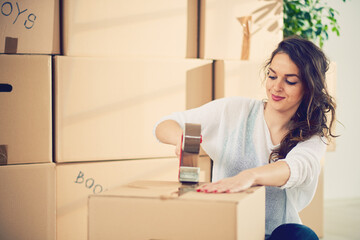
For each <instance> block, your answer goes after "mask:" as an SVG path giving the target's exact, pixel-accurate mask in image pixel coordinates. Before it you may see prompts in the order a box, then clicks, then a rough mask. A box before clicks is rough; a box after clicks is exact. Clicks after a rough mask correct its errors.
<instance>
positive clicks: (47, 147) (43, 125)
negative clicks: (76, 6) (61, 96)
mask: <svg viewBox="0 0 360 240" xmlns="http://www.w3.org/2000/svg"><path fill="white" fill-rule="evenodd" d="M51 74H52V69H51V57H50V56H44V55H31V56H30V55H0V79H1V83H0V116H1V117H0V133H1V134H0V165H4V164H19V163H45V162H51V161H52V111H51V108H52V100H51V91H52V90H51V86H52V84H51Z"/></svg>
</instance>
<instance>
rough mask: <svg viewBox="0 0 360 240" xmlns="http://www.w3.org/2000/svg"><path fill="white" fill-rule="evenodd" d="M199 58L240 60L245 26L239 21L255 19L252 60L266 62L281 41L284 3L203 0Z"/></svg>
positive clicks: (252, 34)
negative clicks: (248, 17) (247, 18)
mask: <svg viewBox="0 0 360 240" xmlns="http://www.w3.org/2000/svg"><path fill="white" fill-rule="evenodd" d="M200 8H201V20H200V24H201V26H200V57H202V58H205V59H209V58H211V59H224V60H229V59H234V60H240V59H241V52H242V42H243V34H244V31H243V26H242V25H241V23H240V22H239V20H238V18H240V17H243V16H252V21H251V22H250V58H249V59H250V60H264V59H266V58H268V57H270V54H271V52H272V51H273V49H274V48H275V47H276V45H277V44H278V43H279V42H280V41H281V40H282V38H283V33H282V27H283V13H282V1H263V0H262V1H258V0H202V1H201V6H200Z"/></svg>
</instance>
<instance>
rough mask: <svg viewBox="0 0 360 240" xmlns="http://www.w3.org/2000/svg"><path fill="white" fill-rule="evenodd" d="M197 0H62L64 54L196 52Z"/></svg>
mask: <svg viewBox="0 0 360 240" xmlns="http://www.w3.org/2000/svg"><path fill="white" fill-rule="evenodd" d="M197 5H198V1H196V0H179V1H167V0H153V1H147V0H135V1H117V0H102V1H97V0H77V1H73V0H64V1H63V9H64V10H63V24H64V25H63V26H64V29H63V41H64V54H65V55H66V56H137V57H139V56H150V57H178V58H185V57H188V58H196V57H197V51H198V47H197V45H198V6H197Z"/></svg>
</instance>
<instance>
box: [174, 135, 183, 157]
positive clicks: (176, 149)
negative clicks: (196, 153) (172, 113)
mask: <svg viewBox="0 0 360 240" xmlns="http://www.w3.org/2000/svg"><path fill="white" fill-rule="evenodd" d="M181 149H182V135H181V137H180V139H179V140H178V142H177V143H176V147H175V154H176V156H178V157H180V153H181Z"/></svg>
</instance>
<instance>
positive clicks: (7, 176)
mask: <svg viewBox="0 0 360 240" xmlns="http://www.w3.org/2000/svg"><path fill="white" fill-rule="evenodd" d="M0 196H1V197H0V239H1V240H22V239H29V240H38V239H46V240H55V239H56V236H55V229H56V225H55V221H56V216H55V214H56V213H55V201H56V199H55V164H53V163H44V164H26V165H11V166H0Z"/></svg>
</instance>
